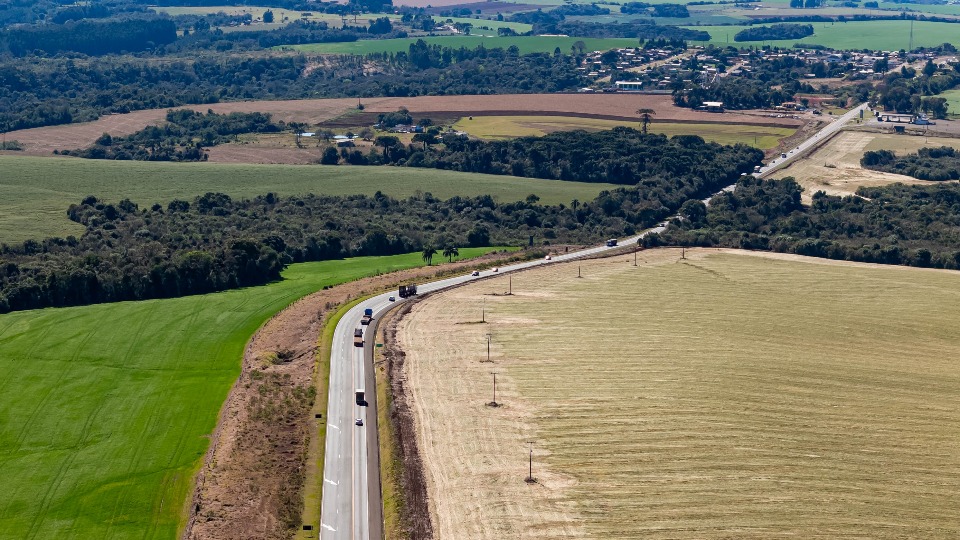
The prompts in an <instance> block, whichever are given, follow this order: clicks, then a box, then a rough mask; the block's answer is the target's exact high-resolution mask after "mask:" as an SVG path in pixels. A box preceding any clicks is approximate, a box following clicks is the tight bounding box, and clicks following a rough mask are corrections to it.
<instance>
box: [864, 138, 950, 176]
mask: <svg viewBox="0 0 960 540" xmlns="http://www.w3.org/2000/svg"><path fill="white" fill-rule="evenodd" d="M860 165H862V166H863V167H864V168H867V169H873V170H875V171H884V172H891V173H896V174H903V175H906V176H912V177H913V178H919V179H920V180H960V155H958V154H957V151H956V150H955V149H954V148H951V147H949V146H941V147H938V148H921V149H920V150H918V151H917V152H916V153H914V154H907V155H904V156H900V157H898V156H897V155H895V154H894V153H893V152H891V151H890V150H870V151H867V152H864V154H863V157H862V158H860Z"/></svg>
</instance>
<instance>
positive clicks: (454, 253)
mask: <svg viewBox="0 0 960 540" xmlns="http://www.w3.org/2000/svg"><path fill="white" fill-rule="evenodd" d="M443 256H444V257H446V258H447V259H448V260H449V261H450V262H453V258H454V257H459V256H460V250H459V249H457V248H455V247H453V246H447V247H445V248H443Z"/></svg>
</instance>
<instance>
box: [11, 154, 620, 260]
mask: <svg viewBox="0 0 960 540" xmlns="http://www.w3.org/2000/svg"><path fill="white" fill-rule="evenodd" d="M0 171H3V173H2V175H0V242H7V243H10V242H17V241H23V240H27V239H31V238H46V237H52V236H66V235H68V234H74V235H79V234H82V233H83V227H81V226H80V225H78V224H76V223H73V222H72V221H70V220H68V219H67V214H66V210H67V208H68V207H69V206H70V205H71V204H74V203H79V202H80V200H81V199H83V197H85V196H87V195H95V196H97V197H99V198H102V199H105V200H110V201H117V200H120V199H123V198H129V199H130V200H132V201H134V202H136V203H138V204H140V205H141V206H143V205H146V206H149V205H151V204H153V203H155V202H159V203H161V204H166V203H167V202H169V201H171V200H173V199H177V198H181V199H187V200H189V199H191V198H193V197H195V196H197V195H203V194H204V193H206V192H209V191H214V192H223V193H226V194H228V195H230V196H232V197H254V196H256V195H262V194H265V193H267V192H273V193H277V194H279V195H281V196H284V195H304V194H307V193H316V194H327V195H355V194H359V193H365V194H368V195H372V194H374V193H375V192H377V191H382V192H383V193H385V194H387V195H391V196H394V197H408V196H410V195H413V194H415V193H416V192H418V191H421V192H425V193H427V192H429V193H432V194H434V195H435V196H437V197H440V198H444V199H445V198H449V197H453V196H454V195H460V196H474V195H484V194H489V195H492V196H493V197H494V198H495V199H496V200H499V201H502V202H508V201H518V200H521V199H523V198H525V197H526V196H527V195H529V194H531V193H534V194H536V195H538V196H539V197H540V199H541V202H542V203H544V204H556V203H561V202H562V203H569V202H570V201H571V200H572V199H580V200H590V199H593V198H594V197H596V196H597V194H598V193H600V191H602V190H605V189H613V188H614V187H615V186H613V185H612V184H589V183H581V182H562V181H556V180H542V179H534V178H518V177H515V176H496V175H485V174H471V173H460V172H453V171H441V170H436V169H413V168H409V169H408V168H403V167H347V166H323V165H251V164H226V163H160V162H143V161H101V160H83V159H76V158H53V157H49V158H46V157H29V156H0Z"/></svg>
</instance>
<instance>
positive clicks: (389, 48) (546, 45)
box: [282, 23, 638, 54]
mask: <svg viewBox="0 0 960 540" xmlns="http://www.w3.org/2000/svg"><path fill="white" fill-rule="evenodd" d="M478 24H479V23H478ZM418 39H422V40H424V41H426V42H427V43H429V44H431V45H441V46H443V47H453V48H459V47H466V48H468V49H472V48H475V47H479V46H480V45H483V46H484V47H486V48H488V49H495V48H507V47H510V46H511V45H516V46H517V48H519V49H520V53H521V54H528V53H537V52H546V53H552V52H553V50H554V49H555V48H557V47H559V48H560V51H562V52H564V53H569V52H570V47H571V46H572V45H573V44H574V43H576V42H577V41H582V42H584V43H585V44H586V45H587V47H586V50H588V51H601V50H606V49H613V48H616V47H636V46H637V45H638V41H637V40H635V39H627V38H610V39H596V38H578V37H555V36H516V37H482V36H440V37H425V38H403V39H364V40H360V41H354V42H351V43H310V44H307V45H284V46H282V48H285V49H295V50H298V51H304V52H312V53H327V54H370V53H390V52H392V53H397V52H401V51H403V52H406V51H407V50H409V48H410V44H411V43H414V42H416V41H417V40H418Z"/></svg>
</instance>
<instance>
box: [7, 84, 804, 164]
mask: <svg viewBox="0 0 960 540" xmlns="http://www.w3.org/2000/svg"><path fill="white" fill-rule="evenodd" d="M362 101H363V104H364V106H365V107H366V111H365V112H367V113H380V112H390V111H395V110H397V109H398V108H400V107H401V106H403V107H407V108H408V109H410V111H411V112H413V113H414V114H415V115H417V116H428V117H429V116H431V114H430V113H437V114H444V115H447V116H450V115H451V114H462V115H470V114H478V113H481V112H483V113H487V114H538V113H551V114H559V115H564V114H572V115H586V116H592V117H597V118H612V119H617V118H630V119H633V118H636V114H634V111H636V110H637V109H639V108H652V109H655V110H656V111H657V117H656V119H657V121H658V122H704V123H710V122H720V123H731V124H760V125H773V126H783V127H796V126H799V125H801V124H802V121H800V120H793V119H789V118H769V117H767V116H762V115H752V114H747V113H724V114H711V113H705V112H698V111H692V110H690V109H682V108H679V107H674V106H673V103H672V102H671V99H670V96H660V95H640V94H591V95H584V94H523V95H503V96H423V97H415V98H365V99H363V100H362ZM356 105H357V101H356V100H354V99H307V100H290V101H243V102H231V103H216V104H211V105H195V106H190V107H189V108H192V109H195V110H198V111H206V110H207V109H210V110H212V111H214V112H217V113H229V112H265V113H271V114H272V115H273V116H274V118H275V119H277V120H284V121H287V122H289V121H291V120H295V121H299V122H307V123H309V124H311V125H316V124H319V123H320V122H323V121H327V120H331V119H334V118H337V117H339V116H341V115H343V114H345V113H347V112H349V111H354V110H356V109H355V108H356ZM167 110H168V109H152V110H148V111H137V112H132V113H129V114H115V115H110V116H104V117H103V118H100V119H99V120H97V121H95V122H88V123H85V124H69V125H64V126H48V127H42V128H33V129H25V130H20V131H13V132H10V133H8V134H7V140H17V141H20V142H21V143H22V144H23V145H24V152H23V153H25V154H29V155H42V156H45V155H50V154H51V153H52V152H53V151H54V150H73V149H76V148H84V147H86V146H89V145H90V144H93V141H94V140H96V138H97V137H99V136H100V135H102V134H103V133H110V134H111V135H126V134H130V133H133V132H134V131H137V130H140V129H143V128H144V127H146V126H147V125H150V124H155V123H157V122H161V121H163V119H164V117H165V115H166V112H167ZM315 153H316V152H315V149H314V150H309V149H308V150H305V151H304V152H303V154H306V155H300V153H299V152H296V151H293V152H286V153H282V155H283V156H284V159H288V160H289V161H284V163H303V162H310V161H312V160H313V159H315V156H314V154H315ZM243 155H244V153H243V152H232V151H230V150H224V151H214V152H212V153H211V159H216V160H223V161H234V162H235V161H237V160H238V159H242V157H243ZM250 159H251V161H250V162H251V163H263V162H265V161H264V155H263V153H262V152H254V153H252V154H251V157H250ZM269 162H270V163H277V162H278V161H269Z"/></svg>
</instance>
